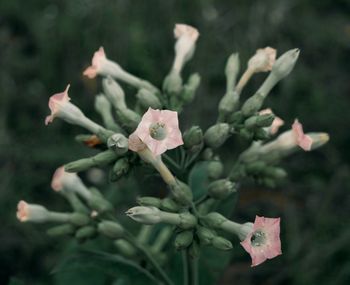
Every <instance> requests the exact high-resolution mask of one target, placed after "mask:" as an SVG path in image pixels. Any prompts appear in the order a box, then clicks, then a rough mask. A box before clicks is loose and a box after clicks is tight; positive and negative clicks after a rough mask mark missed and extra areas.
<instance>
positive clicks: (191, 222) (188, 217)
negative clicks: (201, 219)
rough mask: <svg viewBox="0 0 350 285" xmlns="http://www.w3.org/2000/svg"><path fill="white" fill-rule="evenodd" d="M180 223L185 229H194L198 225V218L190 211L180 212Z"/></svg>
mask: <svg viewBox="0 0 350 285" xmlns="http://www.w3.org/2000/svg"><path fill="white" fill-rule="evenodd" d="M179 217H180V223H179V224H178V225H177V226H178V227H179V228H182V229H184V230H187V229H192V228H194V227H195V226H196V225H197V218H196V217H195V216H193V215H192V214H190V213H189V212H184V213H181V214H179Z"/></svg>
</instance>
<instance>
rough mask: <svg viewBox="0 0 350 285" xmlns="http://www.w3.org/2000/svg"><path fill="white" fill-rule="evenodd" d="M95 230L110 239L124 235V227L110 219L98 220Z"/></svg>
mask: <svg viewBox="0 0 350 285" xmlns="http://www.w3.org/2000/svg"><path fill="white" fill-rule="evenodd" d="M97 230H98V232H99V233H100V234H103V235H105V236H106V237H109V238H111V239H119V238H121V237H123V235H124V228H123V227H122V226H121V225H120V224H118V223H115V222H111V221H102V222H100V223H99V224H98V226H97Z"/></svg>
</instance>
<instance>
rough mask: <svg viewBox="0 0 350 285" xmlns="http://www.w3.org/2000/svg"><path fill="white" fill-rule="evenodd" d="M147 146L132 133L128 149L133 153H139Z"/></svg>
mask: <svg viewBox="0 0 350 285" xmlns="http://www.w3.org/2000/svg"><path fill="white" fill-rule="evenodd" d="M146 147H147V146H146V145H145V144H144V143H143V142H142V141H141V140H140V138H139V137H138V135H137V134H136V133H132V134H131V135H130V136H129V149H130V150H132V151H135V152H139V151H141V150H143V149H145V148H146Z"/></svg>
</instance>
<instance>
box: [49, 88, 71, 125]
mask: <svg viewBox="0 0 350 285" xmlns="http://www.w3.org/2000/svg"><path fill="white" fill-rule="evenodd" d="M69 87H70V84H68V85H67V87H66V90H64V91H63V92H61V93H57V94H54V95H52V96H51V97H50V99H49V104H48V105H49V108H50V111H51V115H49V116H47V117H46V118H45V125H48V124H49V123H52V121H53V120H54V118H55V116H56V115H57V113H58V112H59V110H60V108H61V106H62V105H64V104H66V103H68V102H69V101H70V98H69V96H68V90H69Z"/></svg>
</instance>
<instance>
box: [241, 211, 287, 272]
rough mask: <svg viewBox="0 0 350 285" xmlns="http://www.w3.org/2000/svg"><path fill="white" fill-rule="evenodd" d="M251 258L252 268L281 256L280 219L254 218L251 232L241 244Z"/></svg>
mask: <svg viewBox="0 0 350 285" xmlns="http://www.w3.org/2000/svg"><path fill="white" fill-rule="evenodd" d="M241 245H242V246H243V248H244V249H245V250H246V251H247V252H248V253H249V254H250V256H251V258H252V266H257V265H259V264H261V263H263V262H264V261H265V260H266V259H272V258H274V257H276V256H278V255H281V254H282V251H281V240H280V218H276V219H274V218H265V217H259V216H256V217H255V222H254V225H253V231H252V232H251V233H250V234H248V235H247V237H246V239H245V240H244V241H242V242H241Z"/></svg>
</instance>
